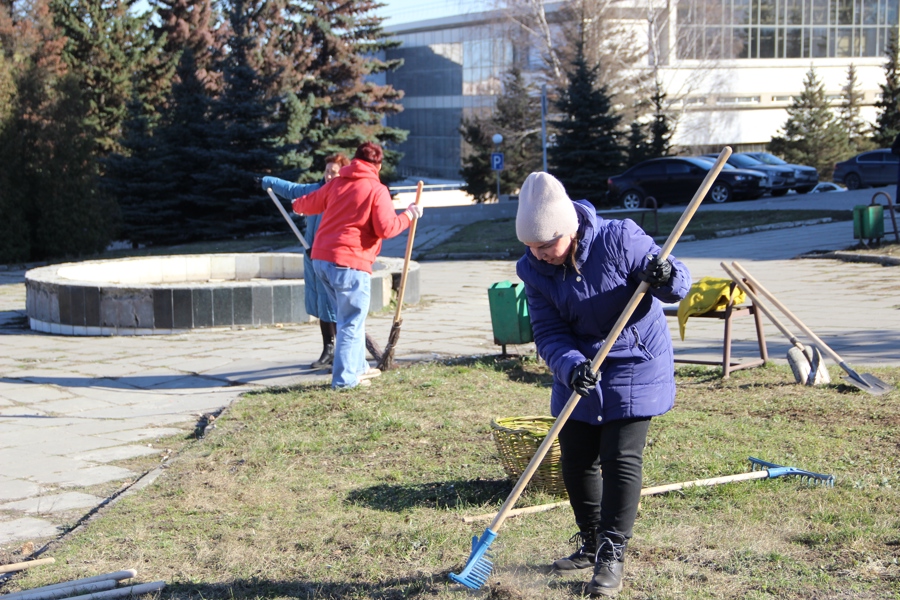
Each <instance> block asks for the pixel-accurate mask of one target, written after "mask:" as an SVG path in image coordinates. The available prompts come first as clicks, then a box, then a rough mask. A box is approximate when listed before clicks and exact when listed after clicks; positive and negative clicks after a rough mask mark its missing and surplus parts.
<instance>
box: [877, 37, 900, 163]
mask: <svg viewBox="0 0 900 600" xmlns="http://www.w3.org/2000/svg"><path fill="white" fill-rule="evenodd" d="M898 52H900V48H898V45H897V36H896V34H894V33H891V37H890V40H889V41H888V44H887V47H886V48H885V50H884V53H885V56H886V58H887V60H886V61H885V63H884V83H881V84H879V86H878V87H880V88H881V94H880V95H879V96H878V100H877V101H876V102H875V109H876V110H877V111H878V117H877V118H876V119H875V129H874V130H873V131H872V141H873V142H874V143H875V145H876V146H877V147H880V148H889V147H890V145H891V144H892V143H893V141H894V138H895V137H897V134H898V133H900V55H898Z"/></svg>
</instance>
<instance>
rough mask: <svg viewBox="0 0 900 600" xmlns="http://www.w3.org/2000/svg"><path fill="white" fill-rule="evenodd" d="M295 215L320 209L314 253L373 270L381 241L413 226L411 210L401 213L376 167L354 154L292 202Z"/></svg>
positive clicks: (331, 260)
mask: <svg viewBox="0 0 900 600" xmlns="http://www.w3.org/2000/svg"><path fill="white" fill-rule="evenodd" d="M293 207H294V212H295V213H297V214H305V215H317V214H319V213H321V214H322V220H321V222H320V223H319V229H318V230H317V231H316V237H315V240H314V241H313V246H312V252H311V253H310V256H311V257H312V258H313V259H316V260H325V261H328V262H333V263H335V264H337V265H340V266H342V267H350V268H351V269H356V270H358V271H365V272H366V273H371V272H372V263H373V262H375V257H376V256H378V252H379V251H381V240H383V239H387V238H392V237H394V236H395V235H397V234H399V233H401V232H402V231H403V230H404V229H406V228H407V227H409V222H410V221H409V214H408V213H406V212H403V213H401V214H399V215H398V214H397V211H395V210H394V205H393V203H392V202H391V195H390V194H389V193H388V189H387V188H386V187H385V186H384V185H383V184H382V183H381V181H379V179H378V167H377V166H376V165H373V164H372V163H369V162H366V161H364V160H359V159H353V160H352V161H350V164H349V165H347V166H346V167H344V168H342V169H341V175H340V177H335V178H334V179H332V180H331V181H329V182H328V183H326V184H325V185H323V186H322V187H320V188H319V189H318V190H316V191H314V192H310V193H309V194H307V195H305V196H302V197H300V198H297V199H296V200H294V202H293Z"/></svg>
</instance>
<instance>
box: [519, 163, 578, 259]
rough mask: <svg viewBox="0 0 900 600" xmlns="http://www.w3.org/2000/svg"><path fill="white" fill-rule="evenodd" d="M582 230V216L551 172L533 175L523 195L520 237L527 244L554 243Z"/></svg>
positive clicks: (520, 200)
mask: <svg viewBox="0 0 900 600" xmlns="http://www.w3.org/2000/svg"><path fill="white" fill-rule="evenodd" d="M576 231H578V215H577V214H575V205H574V204H572V201H571V200H570V199H569V196H568V194H566V189H565V188H564V187H563V184H561V183H560V182H559V180H558V179H556V178H555V177H554V176H553V175H550V174H549V173H532V174H531V175H529V176H528V177H527V178H526V179H525V183H523V184H522V190H521V191H520V192H519V208H518V211H517V212H516V236H518V238H519V241H521V242H522V243H524V244H533V243H542V242H550V241H552V240H555V239H556V238H558V237H561V236H564V235H569V234H572V233H575V232H576Z"/></svg>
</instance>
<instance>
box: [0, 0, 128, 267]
mask: <svg viewBox="0 0 900 600" xmlns="http://www.w3.org/2000/svg"><path fill="white" fill-rule="evenodd" d="M8 17H9V13H6V12H4V14H3V15H0V47H2V54H3V55H4V56H5V57H10V56H14V57H15V61H12V62H11V63H10V62H6V61H5V60H4V61H3V64H4V65H5V68H6V71H5V75H4V77H5V78H6V81H7V82H9V81H11V82H12V85H13V87H12V88H11V89H10V88H7V90H6V93H7V97H8V104H7V105H6V106H5V107H4V110H3V111H2V113H3V118H2V121H0V209H2V214H3V219H0V261H3V262H6V261H8V260H36V259H41V258H65V257H69V256H81V255H84V254H88V253H93V252H96V251H98V250H102V249H103V248H104V247H105V246H106V244H107V243H108V241H109V240H110V239H112V236H113V233H114V226H115V215H116V210H115V208H116V207H115V205H114V204H112V203H110V202H109V201H108V200H107V199H106V198H105V197H104V196H103V195H102V194H99V193H98V190H97V187H96V162H95V161H93V160H92V154H91V151H90V150H91V146H92V142H90V140H91V139H92V137H91V131H90V130H89V129H88V128H87V127H86V125H85V123H84V120H83V115H84V113H85V112H86V111H87V110H88V107H87V105H86V102H85V100H84V98H83V96H82V95H81V90H80V88H79V86H78V83H79V81H78V79H77V78H76V77H75V76H73V75H72V74H71V73H69V72H68V69H67V66H66V64H65V62H64V61H63V59H62V50H63V45H64V43H65V40H64V39H63V38H62V36H61V35H60V33H59V31H58V30H57V29H56V28H55V26H54V25H53V19H52V15H51V12H50V10H49V7H48V4H47V2H46V0H37V1H35V2H34V3H33V4H31V5H30V6H29V10H27V11H24V12H22V13H21V14H16V18H15V19H9V18H8Z"/></svg>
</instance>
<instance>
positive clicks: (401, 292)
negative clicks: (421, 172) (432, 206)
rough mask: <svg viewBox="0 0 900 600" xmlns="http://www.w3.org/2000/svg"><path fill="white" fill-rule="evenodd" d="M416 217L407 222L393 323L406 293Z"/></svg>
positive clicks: (418, 196) (419, 185)
mask: <svg viewBox="0 0 900 600" xmlns="http://www.w3.org/2000/svg"><path fill="white" fill-rule="evenodd" d="M423 185H424V184H423V183H422V182H421V181H420V182H419V183H417V184H416V202H415V204H416V206H418V205H419V203H420V202H421V201H422V186H423ZM418 222H419V218H418V217H415V216H414V217H413V219H412V221H411V222H410V223H409V237H408V238H407V239H406V255H405V256H404V258H403V273H401V275H400V289H399V290H398V292H397V310H396V311H395V312H394V323H399V322H400V311H401V310H403V295H404V294H405V293H406V274H407V273H408V272H409V259H410V258H411V257H412V249H413V239H414V238H415V237H416V224H417V223H418Z"/></svg>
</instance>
